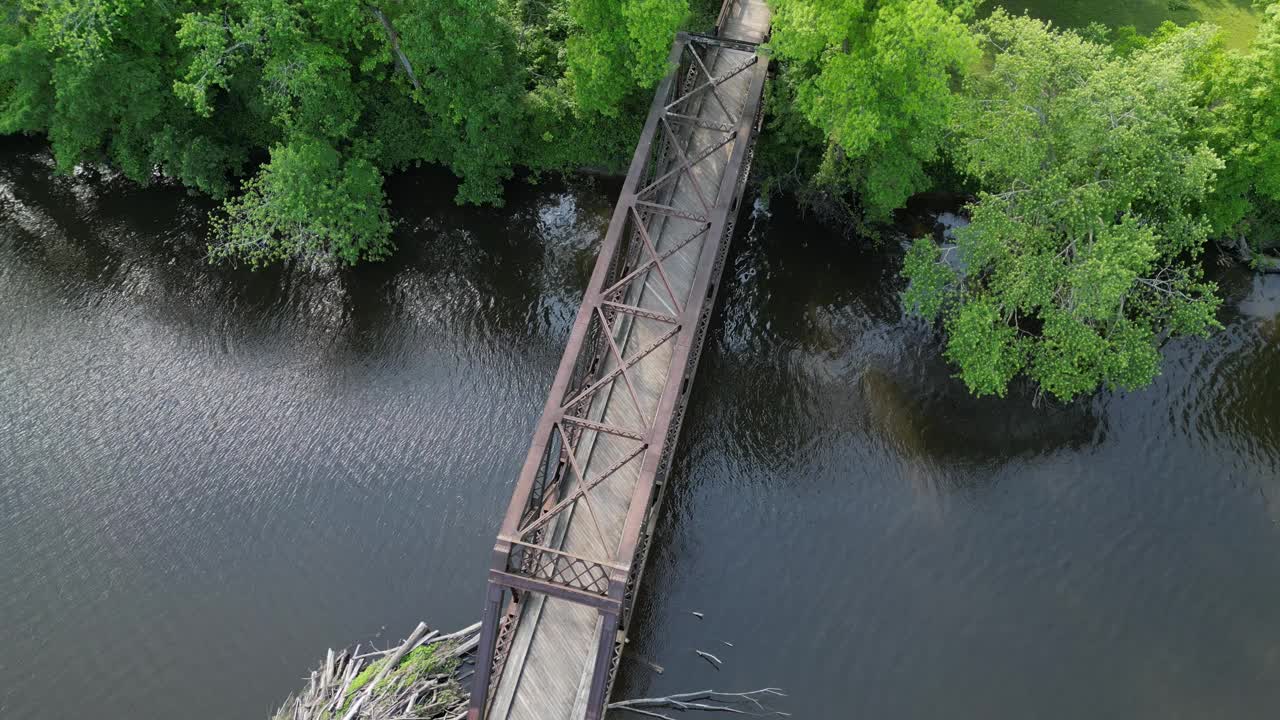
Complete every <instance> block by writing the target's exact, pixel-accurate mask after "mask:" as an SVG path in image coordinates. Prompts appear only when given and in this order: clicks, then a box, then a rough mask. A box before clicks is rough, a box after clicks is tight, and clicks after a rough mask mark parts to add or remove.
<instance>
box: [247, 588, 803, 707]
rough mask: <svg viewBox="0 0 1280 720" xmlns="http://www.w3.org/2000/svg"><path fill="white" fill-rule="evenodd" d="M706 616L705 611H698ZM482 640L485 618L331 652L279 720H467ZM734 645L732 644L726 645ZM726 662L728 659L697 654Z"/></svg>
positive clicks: (708, 696) (729, 701)
mask: <svg viewBox="0 0 1280 720" xmlns="http://www.w3.org/2000/svg"><path fill="white" fill-rule="evenodd" d="M695 615H698V616H699V617H701V613H695ZM479 644H480V623H476V624H475V625H472V626H471V627H468V628H466V629H464V630H459V631H458V632H456V633H451V634H449V635H441V634H440V633H438V632H434V631H431V630H430V629H429V628H428V627H427V626H426V624H424V623H419V624H418V627H417V628H416V629H415V630H414V631H413V633H411V634H410V635H409V637H408V638H407V639H406V640H405V641H404V642H403V643H401V644H400V645H397V646H396V647H393V648H388V649H386V650H373V651H371V652H366V653H363V654H361V653H360V646H359V645H357V646H356V647H355V648H354V649H353V650H344V651H342V652H340V653H336V654H335V653H334V651H333V650H330V651H329V653H328V654H327V655H326V656H325V659H324V662H323V663H321V665H320V667H318V668H316V669H315V670H313V671H312V672H311V677H310V678H309V680H308V682H307V687H306V688H305V689H304V690H303V691H302V692H301V693H299V694H297V695H294V696H292V697H290V698H289V699H288V700H285V702H284V705H282V706H280V709H279V710H277V711H276V713H275V715H272V716H271V720H463V719H464V718H465V717H466V715H467V702H468V700H469V698H470V694H469V692H468V690H469V687H468V686H469V685H470V683H469V680H468V679H469V678H470V677H471V676H472V675H473V674H474V668H473V667H472V665H473V664H474V655H475V652H474V651H475V649H476V646H478V645H479ZM725 645H728V646H730V647H732V644H731V643H725ZM696 652H697V653H698V654H699V655H700V656H702V657H703V658H704V659H707V661H708V662H712V664H714V665H716V666H717V667H719V665H720V659H719V658H717V657H716V656H714V655H712V654H711V653H707V652H703V651H701V650H697V651H696ZM783 697H786V695H785V694H784V693H783V692H782V691H781V690H779V689H777V688H761V689H759V690H751V691H748V692H720V691H716V690H700V691H698V692H690V693H680V694H677V695H667V696H664V697H651V698H635V699H632V700H621V701H617V702H614V703H611V704H610V705H609V706H608V709H609V710H610V711H612V712H611V713H610V717H621V716H622V715H625V714H627V713H632V714H634V715H640V716H644V717H650V718H658V719H659V720H675V718H674V717H672V716H671V715H668V714H666V713H664V712H663V710H672V711H675V712H676V713H684V712H693V713H700V712H711V713H728V714H732V715H738V716H748V717H789V714H788V713H785V712H780V711H777V710H773V709H772V708H770V707H768V706H766V705H765V704H764V703H765V701H767V700H772V699H777V698H783Z"/></svg>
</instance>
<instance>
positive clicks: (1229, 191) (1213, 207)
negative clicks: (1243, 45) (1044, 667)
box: [1201, 4, 1280, 249]
mask: <svg viewBox="0 0 1280 720" xmlns="http://www.w3.org/2000/svg"><path fill="white" fill-rule="evenodd" d="M1263 13H1264V14H1263V16H1262V22H1261V25H1260V27H1259V30H1258V35H1257V38H1256V39H1255V40H1254V43H1253V45H1252V46H1251V47H1250V49H1249V50H1248V51H1247V52H1245V53H1240V54H1236V53H1223V54H1221V55H1220V56H1219V57H1218V58H1216V59H1215V62H1213V63H1207V64H1206V65H1205V68H1204V72H1203V77H1204V81H1205V87H1206V91H1205V96H1204V98H1203V99H1202V101H1201V102H1202V104H1203V105H1205V106H1206V107H1208V108H1210V111H1211V112H1210V118H1209V120H1208V122H1207V123H1206V133H1205V137H1206V140H1207V141H1208V142H1209V144H1210V145H1211V146H1213V147H1214V149H1215V150H1217V151H1218V153H1219V154H1220V155H1221V156H1222V158H1223V160H1224V161H1225V163H1226V167H1225V169H1224V170H1223V171H1222V172H1221V173H1220V179H1219V182H1218V186H1217V188H1216V190H1215V192H1214V193H1213V195H1212V197H1211V198H1210V199H1209V201H1208V203H1207V205H1206V208H1207V211H1208V214H1209V217H1210V219H1211V220H1212V222H1213V226H1214V231H1215V233H1216V234H1219V235H1227V236H1232V237H1248V238H1251V239H1252V240H1254V246H1255V249H1256V248H1257V247H1258V246H1261V245H1280V4H1272V5H1271V6H1270V7H1269V8H1266V9H1265V10H1263Z"/></svg>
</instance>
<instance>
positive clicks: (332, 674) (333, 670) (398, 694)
mask: <svg viewBox="0 0 1280 720" xmlns="http://www.w3.org/2000/svg"><path fill="white" fill-rule="evenodd" d="M479 642H480V624H479V623H476V624H475V625H472V626H471V627H469V628H466V629H465V630H461V631H459V632H456V633H452V634H449V635H441V634H440V633H438V632H434V631H431V630H429V629H428V628H427V626H426V625H425V624H423V623H419V624H418V627H417V628H416V629H415V630H414V631H413V633H412V634H410V635H409V637H408V638H407V639H406V640H405V641H404V642H403V643H401V644H400V645H398V646H396V647H393V648H389V649H387V650H375V651H372V652H367V653H364V654H361V653H360V646H359V645H357V646H356V647H355V649H353V650H350V651H347V650H344V651H342V652H340V653H337V654H335V653H334V652H333V650H330V651H329V653H328V654H327V655H326V656H325V659H324V662H323V663H322V664H321V665H320V667H319V668H317V669H315V670H313V671H312V672H311V677H310V679H309V681H308V682H307V687H306V688H305V689H304V690H303V691H302V692H301V693H299V694H297V695H294V696H292V697H290V698H289V699H288V700H286V701H285V702H284V705H282V706H281V707H280V709H279V710H277V711H276V713H275V715H273V716H272V720H393V719H394V720H460V719H461V718H465V717H466V714H467V699H468V694H467V689H466V687H465V685H464V683H465V681H466V679H467V677H468V676H470V674H471V670H470V669H469V668H466V667H465V662H464V661H465V660H466V659H468V658H469V657H470V655H471V654H472V651H474V650H475V648H476V645H478V644H479Z"/></svg>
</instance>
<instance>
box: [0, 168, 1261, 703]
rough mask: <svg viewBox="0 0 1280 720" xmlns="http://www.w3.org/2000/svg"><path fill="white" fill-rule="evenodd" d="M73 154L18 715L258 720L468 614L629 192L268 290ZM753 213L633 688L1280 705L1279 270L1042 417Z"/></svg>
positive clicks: (36, 407)
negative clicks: (1145, 363)
mask: <svg viewBox="0 0 1280 720" xmlns="http://www.w3.org/2000/svg"><path fill="white" fill-rule="evenodd" d="M50 164H51V161H50V159H49V157H48V155H47V153H45V152H44V151H42V150H40V149H39V148H37V147H35V146H31V145H22V144H16V145H15V144H12V143H10V144H9V145H8V146H5V147H3V148H0V339H2V340H3V354H2V355H0V648H2V651H0V717H3V718H93V719H95V720H126V719H128V720H135V719H150V718H191V719H192V720H228V719H230V718H246V719H248V720H255V719H261V718H265V717H266V715H267V714H268V712H269V711H270V710H271V709H272V708H273V706H274V705H275V704H276V703H278V702H279V701H280V700H281V699H282V698H283V697H284V696H285V695H286V694H287V693H288V692H290V691H291V690H293V689H294V688H295V687H297V686H298V685H299V684H300V680H299V678H301V677H302V675H303V674H304V673H305V672H306V670H307V669H308V668H309V667H310V666H311V664H312V663H313V662H314V661H315V659H316V658H317V656H318V655H319V654H320V653H322V652H323V651H324V649H325V648H326V647H330V646H334V647H336V646H342V645H346V644H349V643H351V642H355V641H358V640H368V639H369V638H375V637H377V636H379V633H381V638H382V640H381V641H380V642H386V641H388V640H389V639H390V638H395V637H399V636H401V635H403V634H404V633H406V632H408V630H409V629H411V627H412V625H413V624H414V623H416V622H417V621H418V620H419V619H424V620H427V621H428V622H430V623H433V624H435V625H440V626H444V627H453V626H460V625H463V624H466V623H469V622H471V621H472V620H473V619H474V618H475V617H476V615H477V614H478V612H479V609H480V605H481V598H482V593H483V581H484V570H485V568H486V567H487V565H488V560H489V557H488V555H489V549H490V547H491V545H492V540H493V534H494V532H495V530H496V527H497V524H498V520H499V517H500V516H501V514H502V512H503V510H504V509H505V505H506V501H507V497H508V494H509V492H510V488H511V485H512V483H513V482H514V479H515V475H516V471H517V469H518V467H519V465H520V462H521V461H522V459H523V457H524V451H525V448H526V444H527V442H528V440H529V437H530V434H531V432H532V425H533V422H534V420H535V419H536V415H537V413H538V412H539V411H540V409H541V406H542V403H543V400H544V399H545V398H544V393H545V392H546V389H547V387H548V386H549V384H550V381H551V378H552V376H553V375H554V372H555V367H556V364H557V362H558V360H559V356H560V352H561V349H562V345H563V342H564V339H565V337H566V335H567V333H568V328H569V324H570V322H571V320H572V317H573V314H574V312H575V310H576V305H577V300H578V297H579V294H580V292H581V289H582V287H583V285H584V284H585V282H586V278H587V275H588V274H589V270H590V266H591V263H592V261H593V252H594V248H595V242H596V241H597V239H598V237H599V235H600V233H601V231H602V230H603V228H604V226H605V224H606V223H607V220H608V215H609V211H610V206H611V203H612V200H613V193H614V192H615V191H616V188H615V187H614V186H612V185H610V184H609V183H599V182H597V183H594V184H593V183H589V182H581V183H577V184H573V185H569V186H564V185H559V184H544V185H541V186H536V187H529V186H523V185H520V186H513V187H512V188H511V192H510V194H509V198H508V204H507V207H506V208H503V209H501V210H493V209H487V210H478V209H466V210H462V209H458V208H456V207H454V206H453V204H452V202H451V201H450V198H451V196H452V191H453V189H452V185H451V183H449V182H447V181H445V180H442V179H441V178H440V177H438V176H434V175H429V174H424V175H421V176H415V177H410V178H403V179H400V180H398V181H396V183H394V186H393V187H392V188H391V194H392V195H393V198H394V200H395V202H396V206H397V207H398V208H401V209H402V210H403V209H407V210H406V211H405V213H406V214H405V216H404V218H403V226H402V228H401V230H400V233H399V237H398V241H399V244H400V250H399V252H398V253H397V254H396V255H395V257H394V259H393V260H392V261H390V262H387V263H385V264H382V265H378V266H372V267H367V268H361V269H359V270H358V271H354V272H330V271H322V272H319V273H307V272H303V271H302V270H300V269H297V270H279V269H277V270H272V271H267V272H258V273H252V272H249V271H246V270H236V269H231V268H210V267H209V266H207V265H205V264H204V263H203V262H202V260H201V252H200V248H201V247H202V246H203V242H204V241H203V239H202V235H201V233H202V228H203V218H204V216H205V213H206V212H207V209H208V204H207V202H204V201H199V200H195V199H192V198H189V197H187V196H186V195H185V194H184V193H183V192H182V191H180V190H176V189H165V188H159V189H157V188H153V189H148V190H141V189H137V188H134V187H132V186H130V185H129V184H128V183H125V182H123V181H121V180H118V179H114V178H112V177H109V176H105V177H104V176H100V175H97V174H94V173H86V174H84V175H82V176H79V177H74V178H59V177H52V176H51V175H50V170H49V166H50ZM741 225H742V226H743V227H744V228H747V229H745V230H744V233H743V235H742V236H741V237H739V238H738V239H737V241H736V242H737V244H736V252H735V255H734V256H733V258H732V261H731V267H730V268H729V270H728V271H727V272H728V274H729V275H730V277H728V278H727V282H726V284H725V290H724V293H723V296H724V309H723V310H722V311H721V314H720V320H719V321H718V322H717V323H716V325H715V326H714V330H713V332H712V334H711V335H710V336H709V339H708V342H709V343H710V346H709V347H708V349H707V352H705V353H704V354H703V361H702V362H703V365H702V368H701V370H700V373H699V379H698V384H697V386H696V390H695V394H694V397H693V400H692V405H691V407H690V411H689V414H688V416H687V418H686V423H685V428H686V430H685V436H684V439H683V441H682V450H681V452H680V453H679V455H678V457H679V458H680V459H679V461H678V462H677V466H676V470H675V473H674V477H673V487H672V492H671V494H670V495H669V505H668V513H667V515H666V517H665V519H664V521H663V523H662V524H661V527H660V530H659V537H658V539H657V544H656V547H655V551H654V554H653V558H652V566H651V567H650V570H649V573H648V575H647V577H646V583H647V585H646V593H645V596H644V601H643V603H642V607H641V608H640V623H639V626H640V627H641V628H642V630H641V631H640V632H639V633H637V637H635V639H634V642H633V649H634V651H635V652H636V654H637V655H639V656H643V657H645V658H648V659H649V660H651V661H652V662H654V663H657V664H659V665H662V666H663V667H665V669H666V672H665V673H664V674H662V675H656V674H655V673H654V672H653V671H652V670H650V669H648V667H647V666H646V665H644V664H643V663H641V662H638V661H634V660H630V661H628V662H627V663H626V664H625V665H624V673H623V676H622V680H621V682H620V683H619V688H618V689H619V692H620V693H621V694H626V695H639V694H654V693H659V692H664V693H665V692H672V691H678V690H689V689H700V688H705V687H718V688H726V689H746V688H753V687H759V686H763V685H774V686H779V687H782V688H785V689H786V690H787V691H789V692H790V693H791V697H790V698H789V699H787V700H785V701H783V702H781V703H779V707H780V708H782V709H785V710H788V711H790V712H792V713H793V714H794V716H795V717H800V718H867V719H875V720H882V719H883V720H896V719H898V718H911V719H914V718H920V719H924V718H947V719H948V720H958V719H967V718H973V719H975V720H977V719H982V720H989V719H990V718H1026V717H1034V718H1062V719H1063V720H1080V718H1089V719H1090V720H1097V719H1099V718H1117V719H1121V718H1123V719H1125V720H1146V719H1150V720H1176V719H1178V718H1231V719H1235V718H1275V717H1277V714H1276V713H1277V709H1278V708H1280V278H1271V279H1262V278H1255V277H1252V276H1250V275H1248V274H1245V273H1242V272H1240V271H1238V270H1236V269H1233V268H1224V269H1221V270H1216V271H1215V274H1216V275H1218V279H1219V282H1221V283H1222V286H1223V292H1224V294H1225V295H1226V296H1227V303H1226V309H1225V310H1224V311H1223V316H1222V319H1223V321H1224V323H1225V324H1226V325H1227V329H1226V330H1225V331H1223V332H1221V333H1220V334H1218V335H1217V336H1215V337H1214V338H1212V339H1210V340H1208V341H1180V342H1177V343H1174V344H1172V345H1171V346H1170V347H1169V348H1168V349H1167V351H1166V358H1167V362H1166V365H1165V372H1164V375H1163V376H1162V377H1161V378H1160V379H1159V381H1157V383H1156V384H1155V386H1154V387H1152V388H1150V389H1149V390H1146V391H1143V392H1138V393H1128V394H1116V395H1108V396H1104V397H1100V398H1098V399H1096V400H1095V401H1093V402H1092V403H1085V404H1080V405H1075V406H1071V407H1066V408H1061V407H1041V408H1038V409H1037V408H1034V407H1032V404H1031V397H1030V395H1029V394H1028V393H1026V392H1013V393H1011V396H1010V397H1009V398H1008V399H1005V400H999V399H987V400H973V399H971V398H969V397H968V396H967V395H966V393H965V391H964V389H963V387H962V386H961V385H960V384H959V383H958V382H957V381H955V380H953V379H951V378H950V371H949V370H948V368H947V367H946V366H945V365H944V364H943V363H942V362H941V361H939V360H938V346H937V340H936V339H935V338H934V337H933V336H932V334H931V333H930V332H928V331H927V329H925V328H922V327H920V326H919V325H917V324H916V323H914V322H911V321H908V320H904V319H903V318H902V317H901V314H900V312H899V310H898V306H897V300H896V295H895V293H896V292H897V290H898V289H899V283H898V281H897V280H896V278H895V271H896V262H897V261H896V260H895V258H894V257H893V253H890V252H887V251H885V250H883V249H882V250H874V249H861V248H859V247H857V246H856V245H855V244H851V243H846V242H844V241H842V240H840V239H839V238H838V237H835V236H833V235H832V234H831V233H829V232H827V231H824V230H823V229H822V228H820V227H818V226H816V225H814V224H812V223H807V222H806V221H804V220H803V219H802V218H801V217H799V216H798V215H797V214H796V213H795V212H794V211H792V210H790V209H788V208H785V207H779V206H775V207H774V209H773V214H772V215H771V216H767V215H761V216H759V217H757V218H756V220H755V222H754V224H753V223H751V222H744V223H742V224H741ZM692 610H696V611H699V612H702V613H704V614H705V618H704V619H701V620H700V619H698V618H697V617H695V616H694V615H692V614H691V613H690V612H689V611H692ZM384 626H385V629H384ZM722 641H727V642H730V643H733V646H732V647H729V646H728V645H725V644H723V643H722ZM695 648H696V649H702V650H706V651H709V652H712V653H714V654H716V655H718V656H719V657H720V658H721V659H723V660H724V666H723V668H722V669H720V670H715V669H714V668H712V667H711V666H710V665H709V664H708V663H706V662H705V661H703V660H701V659H700V658H698V657H697V656H696V655H695V654H694V652H693V651H694V649H695Z"/></svg>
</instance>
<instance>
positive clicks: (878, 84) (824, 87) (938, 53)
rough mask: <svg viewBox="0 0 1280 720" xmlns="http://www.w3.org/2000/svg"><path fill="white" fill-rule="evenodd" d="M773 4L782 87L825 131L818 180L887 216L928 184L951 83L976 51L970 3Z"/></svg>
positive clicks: (792, 0) (871, 212)
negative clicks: (968, 20) (784, 67)
mask: <svg viewBox="0 0 1280 720" xmlns="http://www.w3.org/2000/svg"><path fill="white" fill-rule="evenodd" d="M776 8H777V9H776V12H775V14H774V19H773V39H772V41H771V42H770V47H771V48H772V49H773V51H774V52H775V53H776V54H777V57H778V58H779V59H780V60H782V61H783V62H784V63H785V64H786V65H788V66H789V67H788V70H787V74H786V75H785V76H784V79H785V80H786V81H787V82H789V83H790V84H792V85H793V86H794V88H793V89H792V90H791V91H785V90H784V91H783V94H784V95H790V96H792V97H793V98H794V103H795V107H796V109H797V110H798V111H799V112H800V113H801V114H802V115H803V116H804V117H805V118H806V119H807V120H808V122H809V123H811V124H812V125H814V126H815V127H817V128H819V129H821V131H822V132H823V134H824V136H825V141H826V147H825V150H824V153H823V156H822V161H821V164H820V166H819V168H818V171H817V177H816V181H817V182H818V183H819V184H822V185H829V186H836V187H839V188H847V189H849V190H852V191H853V192H854V193H856V195H857V196H858V198H859V199H860V201H861V204H862V206H863V208H864V209H865V211H866V214H867V216H868V218H869V219H871V220H873V221H884V220H887V219H888V218H889V214H890V212H891V211H892V210H894V209H895V208H898V207H900V206H902V205H903V203H905V201H906V200H907V198H908V197H910V196H911V195H913V194H915V193H917V192H919V191H921V190H924V189H927V188H928V187H929V185H930V179H929V175H928V172H927V168H928V166H929V165H930V164H931V163H933V162H934V161H935V160H937V159H938V156H939V148H940V147H941V146H942V144H943V140H944V138H945V136H946V133H947V127H948V122H949V119H950V116H951V112H952V109H953V108H954V106H955V93H954V92H953V91H952V86H953V83H954V81H955V79H956V78H957V77H959V76H960V75H962V74H963V73H964V72H965V71H966V70H967V69H968V68H969V67H970V66H972V65H973V64H974V63H976V62H977V60H978V56H979V50H978V46H977V43H976V41H975V40H974V38H973V37H972V35H971V33H970V32H969V30H968V28H967V27H966V25H965V23H964V18H965V17H966V16H967V14H968V13H969V12H970V10H971V8H970V5H969V4H968V3H960V4H958V5H956V6H955V7H944V5H943V4H940V3H939V2H938V1H937V0H777V2H776ZM774 107H775V109H779V110H781V111H783V112H786V110H787V108H785V107H779V106H778V105H774Z"/></svg>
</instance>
